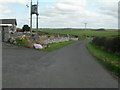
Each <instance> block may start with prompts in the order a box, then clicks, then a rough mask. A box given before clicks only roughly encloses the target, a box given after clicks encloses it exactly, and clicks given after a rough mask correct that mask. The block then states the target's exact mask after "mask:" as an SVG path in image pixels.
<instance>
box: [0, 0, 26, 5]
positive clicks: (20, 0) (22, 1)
mask: <svg viewBox="0 0 120 90" xmlns="http://www.w3.org/2000/svg"><path fill="white" fill-rule="evenodd" d="M27 2H28V0H0V4H15V3H18V4H26V3H27Z"/></svg>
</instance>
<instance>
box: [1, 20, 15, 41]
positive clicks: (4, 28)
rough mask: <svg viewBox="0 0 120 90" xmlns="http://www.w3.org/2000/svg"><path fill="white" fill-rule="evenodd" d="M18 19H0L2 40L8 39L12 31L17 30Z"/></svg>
mask: <svg viewBox="0 0 120 90" xmlns="http://www.w3.org/2000/svg"><path fill="white" fill-rule="evenodd" d="M16 25H17V21H16V19H0V34H1V36H2V41H8V39H9V38H10V33H11V32H15V31H16Z"/></svg>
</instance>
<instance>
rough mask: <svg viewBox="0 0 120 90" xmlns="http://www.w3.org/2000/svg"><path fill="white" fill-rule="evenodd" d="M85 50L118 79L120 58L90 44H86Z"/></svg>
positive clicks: (119, 76)
mask: <svg viewBox="0 0 120 90" xmlns="http://www.w3.org/2000/svg"><path fill="white" fill-rule="evenodd" d="M87 48H88V50H89V51H90V53H92V55H93V56H95V57H96V58H97V59H98V60H99V61H100V63H102V64H103V65H104V66H105V67H106V68H107V69H108V70H109V71H111V72H112V73H113V74H114V76H117V77H118V78H120V65H119V64H120V56H118V55H116V54H114V53H109V52H107V51H105V50H102V49H100V48H99V47H97V46H95V45H94V44H93V43H92V42H89V43H88V44H87Z"/></svg>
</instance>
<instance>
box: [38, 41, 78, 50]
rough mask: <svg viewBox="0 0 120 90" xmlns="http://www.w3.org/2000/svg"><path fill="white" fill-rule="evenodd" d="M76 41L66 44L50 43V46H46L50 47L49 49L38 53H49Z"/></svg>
mask: <svg viewBox="0 0 120 90" xmlns="http://www.w3.org/2000/svg"><path fill="white" fill-rule="evenodd" d="M75 42H77V41H66V42H59V43H52V44H48V45H49V46H50V47H49V48H45V49H39V51H46V52H51V51H54V50H57V49H60V48H63V47H65V46H67V45H69V44H72V43H75Z"/></svg>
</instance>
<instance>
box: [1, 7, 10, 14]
mask: <svg viewBox="0 0 120 90" xmlns="http://www.w3.org/2000/svg"><path fill="white" fill-rule="evenodd" d="M11 12H12V11H11V10H10V9H9V7H7V6H6V5H0V13H2V14H1V15H3V14H8V13H11Z"/></svg>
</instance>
